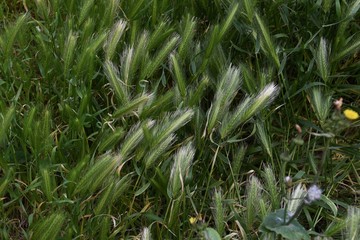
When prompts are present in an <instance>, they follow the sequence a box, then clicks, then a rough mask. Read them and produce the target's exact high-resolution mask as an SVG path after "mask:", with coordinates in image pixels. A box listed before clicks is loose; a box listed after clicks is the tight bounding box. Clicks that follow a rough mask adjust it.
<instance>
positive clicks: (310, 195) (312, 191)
mask: <svg viewBox="0 0 360 240" xmlns="http://www.w3.org/2000/svg"><path fill="white" fill-rule="evenodd" d="M321 193H322V190H321V189H320V188H319V187H318V186H316V185H312V186H311V187H310V188H309V190H308V191H307V194H306V197H305V199H304V202H305V204H311V203H312V202H314V201H316V200H319V199H320V198H321Z"/></svg>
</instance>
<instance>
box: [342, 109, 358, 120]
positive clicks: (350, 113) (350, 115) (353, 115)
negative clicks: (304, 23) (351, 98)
mask: <svg viewBox="0 0 360 240" xmlns="http://www.w3.org/2000/svg"><path fill="white" fill-rule="evenodd" d="M344 115H345V117H346V118H347V119H349V120H356V119H358V118H359V114H358V113H357V112H355V111H354V110H351V109H346V110H345V111H344Z"/></svg>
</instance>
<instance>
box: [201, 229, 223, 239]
mask: <svg viewBox="0 0 360 240" xmlns="http://www.w3.org/2000/svg"><path fill="white" fill-rule="evenodd" d="M202 234H203V235H204V238H205V239H206V240H221V237H220V235H219V233H218V232H217V231H216V230H215V229H213V228H205V230H203V231H202Z"/></svg>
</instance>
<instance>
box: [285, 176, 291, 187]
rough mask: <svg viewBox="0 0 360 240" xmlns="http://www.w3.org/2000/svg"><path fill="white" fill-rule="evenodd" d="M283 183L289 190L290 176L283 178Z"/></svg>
mask: <svg viewBox="0 0 360 240" xmlns="http://www.w3.org/2000/svg"><path fill="white" fill-rule="evenodd" d="M284 182H285V185H286V187H288V188H290V187H291V186H292V178H291V177H290V176H286V177H285V178H284Z"/></svg>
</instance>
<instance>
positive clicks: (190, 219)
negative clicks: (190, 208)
mask: <svg viewBox="0 0 360 240" xmlns="http://www.w3.org/2000/svg"><path fill="white" fill-rule="evenodd" d="M189 222H190V223H191V224H195V223H196V222H197V218H196V217H191V218H189Z"/></svg>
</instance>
